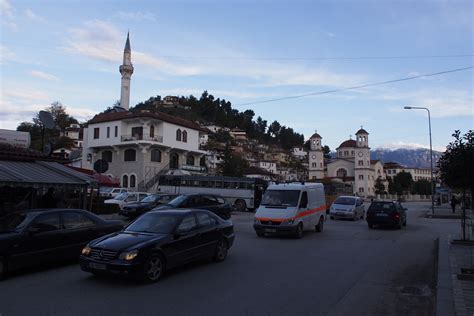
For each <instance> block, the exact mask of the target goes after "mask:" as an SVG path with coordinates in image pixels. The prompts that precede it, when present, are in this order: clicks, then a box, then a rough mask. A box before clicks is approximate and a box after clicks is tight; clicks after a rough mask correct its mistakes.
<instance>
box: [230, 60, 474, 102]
mask: <svg viewBox="0 0 474 316" xmlns="http://www.w3.org/2000/svg"><path fill="white" fill-rule="evenodd" d="M472 68H474V67H473V66H469V67H464V68H457V69H451V70H445V71H440V72H434V73H430V74H423V75H418V76H412V77H405V78H401V79H394V80H387V81H380V82H374V83H367V84H363V85H360V86H352V87H347V88H340V89H333V90H326V91H319V92H312V93H305V94H300V95H293V96H287V97H281V98H275V99H269V100H263V101H255V102H249V103H241V104H238V105H237V106H243V105H253V104H259V103H269V102H276V101H282V100H291V99H299V98H304V97H309V96H313V95H321V94H329V93H335V92H341V91H347V90H356V89H361V88H367V87H373V86H380V85H384V84H390V83H395V82H400V81H408V80H413V79H419V78H426V77H433V76H439V75H444V74H448V73H452V72H458V71H463V70H468V69H472Z"/></svg>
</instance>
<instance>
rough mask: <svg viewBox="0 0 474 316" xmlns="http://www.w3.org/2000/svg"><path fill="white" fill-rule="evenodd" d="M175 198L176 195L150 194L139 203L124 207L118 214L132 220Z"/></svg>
mask: <svg viewBox="0 0 474 316" xmlns="http://www.w3.org/2000/svg"><path fill="white" fill-rule="evenodd" d="M177 196H178V195H177V194H163V193H159V194H152V195H149V196H147V197H146V198H144V199H143V200H141V201H140V202H136V203H132V204H127V205H125V206H124V207H123V209H122V210H121V211H120V213H119V214H120V215H123V216H125V217H128V218H130V219H133V218H136V217H138V216H140V215H142V214H144V213H146V212H148V211H150V210H151V209H153V208H154V207H157V206H160V205H163V204H166V203H168V202H169V201H171V200H173V199H174V198H176V197H177Z"/></svg>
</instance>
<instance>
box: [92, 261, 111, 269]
mask: <svg viewBox="0 0 474 316" xmlns="http://www.w3.org/2000/svg"><path fill="white" fill-rule="evenodd" d="M89 267H90V268H92V269H96V270H105V269H106V268H107V266H106V265H105V264H103V263H95V262H89Z"/></svg>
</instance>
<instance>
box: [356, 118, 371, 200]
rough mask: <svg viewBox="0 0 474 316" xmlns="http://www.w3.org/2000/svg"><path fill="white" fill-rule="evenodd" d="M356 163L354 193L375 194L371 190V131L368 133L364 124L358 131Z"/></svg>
mask: <svg viewBox="0 0 474 316" xmlns="http://www.w3.org/2000/svg"><path fill="white" fill-rule="evenodd" d="M354 163H355V166H354V176H355V181H354V182H355V188H354V191H355V192H354V193H355V194H357V195H360V196H365V197H366V196H369V195H371V194H373V193H374V192H369V188H370V187H371V186H370V185H369V182H370V181H369V180H370V179H369V176H370V171H371V170H372V169H371V165H370V148H369V133H367V131H366V130H365V129H363V128H362V126H361V127H360V129H359V130H358V131H357V133H356V148H355V159H354Z"/></svg>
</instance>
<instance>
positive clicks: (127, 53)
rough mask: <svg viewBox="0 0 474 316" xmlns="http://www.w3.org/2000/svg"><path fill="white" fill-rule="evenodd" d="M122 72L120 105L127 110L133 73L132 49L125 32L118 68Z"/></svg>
mask: <svg viewBox="0 0 474 316" xmlns="http://www.w3.org/2000/svg"><path fill="white" fill-rule="evenodd" d="M119 70H120V73H121V74H122V86H121V89H120V107H122V108H124V109H126V110H128V108H129V105H130V79H131V77H132V74H133V65H132V50H131V49H130V38H129V34H128V33H127V42H126V43H125V49H124V50H123V63H122V65H121V66H120V68H119Z"/></svg>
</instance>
